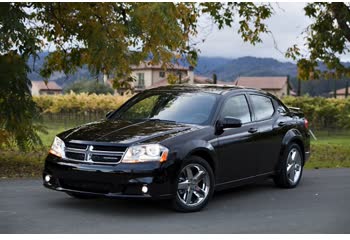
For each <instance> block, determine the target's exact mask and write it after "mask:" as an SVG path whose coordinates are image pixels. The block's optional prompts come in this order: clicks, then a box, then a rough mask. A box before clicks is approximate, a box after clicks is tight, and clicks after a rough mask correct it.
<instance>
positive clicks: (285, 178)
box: [274, 143, 304, 188]
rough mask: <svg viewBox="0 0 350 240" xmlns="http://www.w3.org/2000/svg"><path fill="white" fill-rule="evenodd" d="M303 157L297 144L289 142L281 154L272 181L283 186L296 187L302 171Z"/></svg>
mask: <svg viewBox="0 0 350 240" xmlns="http://www.w3.org/2000/svg"><path fill="white" fill-rule="evenodd" d="M303 166H304V159H303V155H302V152H301V149H300V147H299V145H298V144H295V143H293V144H291V145H289V146H288V148H287V149H286V152H285V153H284V155H283V158H282V161H281V162H280V167H279V169H278V173H277V175H276V176H275V177H274V182H275V184H276V185H277V186H279V187H283V188H294V187H296V186H297V185H298V184H299V182H300V180H301V176H302V173H303Z"/></svg>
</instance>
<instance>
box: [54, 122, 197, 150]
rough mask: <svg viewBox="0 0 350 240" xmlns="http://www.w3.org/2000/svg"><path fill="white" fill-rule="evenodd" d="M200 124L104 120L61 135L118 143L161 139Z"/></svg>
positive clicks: (66, 138) (66, 137)
mask: <svg viewBox="0 0 350 240" xmlns="http://www.w3.org/2000/svg"><path fill="white" fill-rule="evenodd" d="M198 128H199V126H196V125H188V124H180V123H173V122H163V121H149V120H148V121H138V122H135V121H126V120H116V121H110V120H104V121H99V122H92V123H88V124H85V125H82V126H80V127H77V128H73V129H71V130H68V131H66V132H63V133H62V134H60V135H59V137H60V138H61V139H63V140H64V141H71V140H79V141H95V142H110V143H118V144H133V143H139V142H154V141H157V142H159V141H161V140H164V139H166V138H169V137H172V136H174V135H178V134H181V133H184V132H188V131H193V130H195V129H198Z"/></svg>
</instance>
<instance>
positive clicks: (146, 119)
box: [143, 118, 176, 123]
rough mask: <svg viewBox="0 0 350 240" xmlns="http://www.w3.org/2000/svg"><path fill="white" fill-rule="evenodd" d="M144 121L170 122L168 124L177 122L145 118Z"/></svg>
mask: <svg viewBox="0 0 350 240" xmlns="http://www.w3.org/2000/svg"><path fill="white" fill-rule="evenodd" d="M143 120H144V121H148V122H168V123H176V121H172V120H165V119H159V118H145V119H143Z"/></svg>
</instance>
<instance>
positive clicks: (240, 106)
mask: <svg viewBox="0 0 350 240" xmlns="http://www.w3.org/2000/svg"><path fill="white" fill-rule="evenodd" d="M221 117H223V118H224V117H234V118H238V119H240V120H241V121H242V123H247V122H250V121H251V117H250V111H249V107H248V102H247V99H246V98H245V96H244V95H239V96H233V97H231V98H229V99H228V100H227V101H226V102H225V104H224V107H223V108H222V112H221Z"/></svg>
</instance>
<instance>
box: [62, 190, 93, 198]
mask: <svg viewBox="0 0 350 240" xmlns="http://www.w3.org/2000/svg"><path fill="white" fill-rule="evenodd" d="M66 194H67V195H69V196H71V197H73V198H77V199H94V198H98V196H96V195H93V194H85V193H76V192H66Z"/></svg>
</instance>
